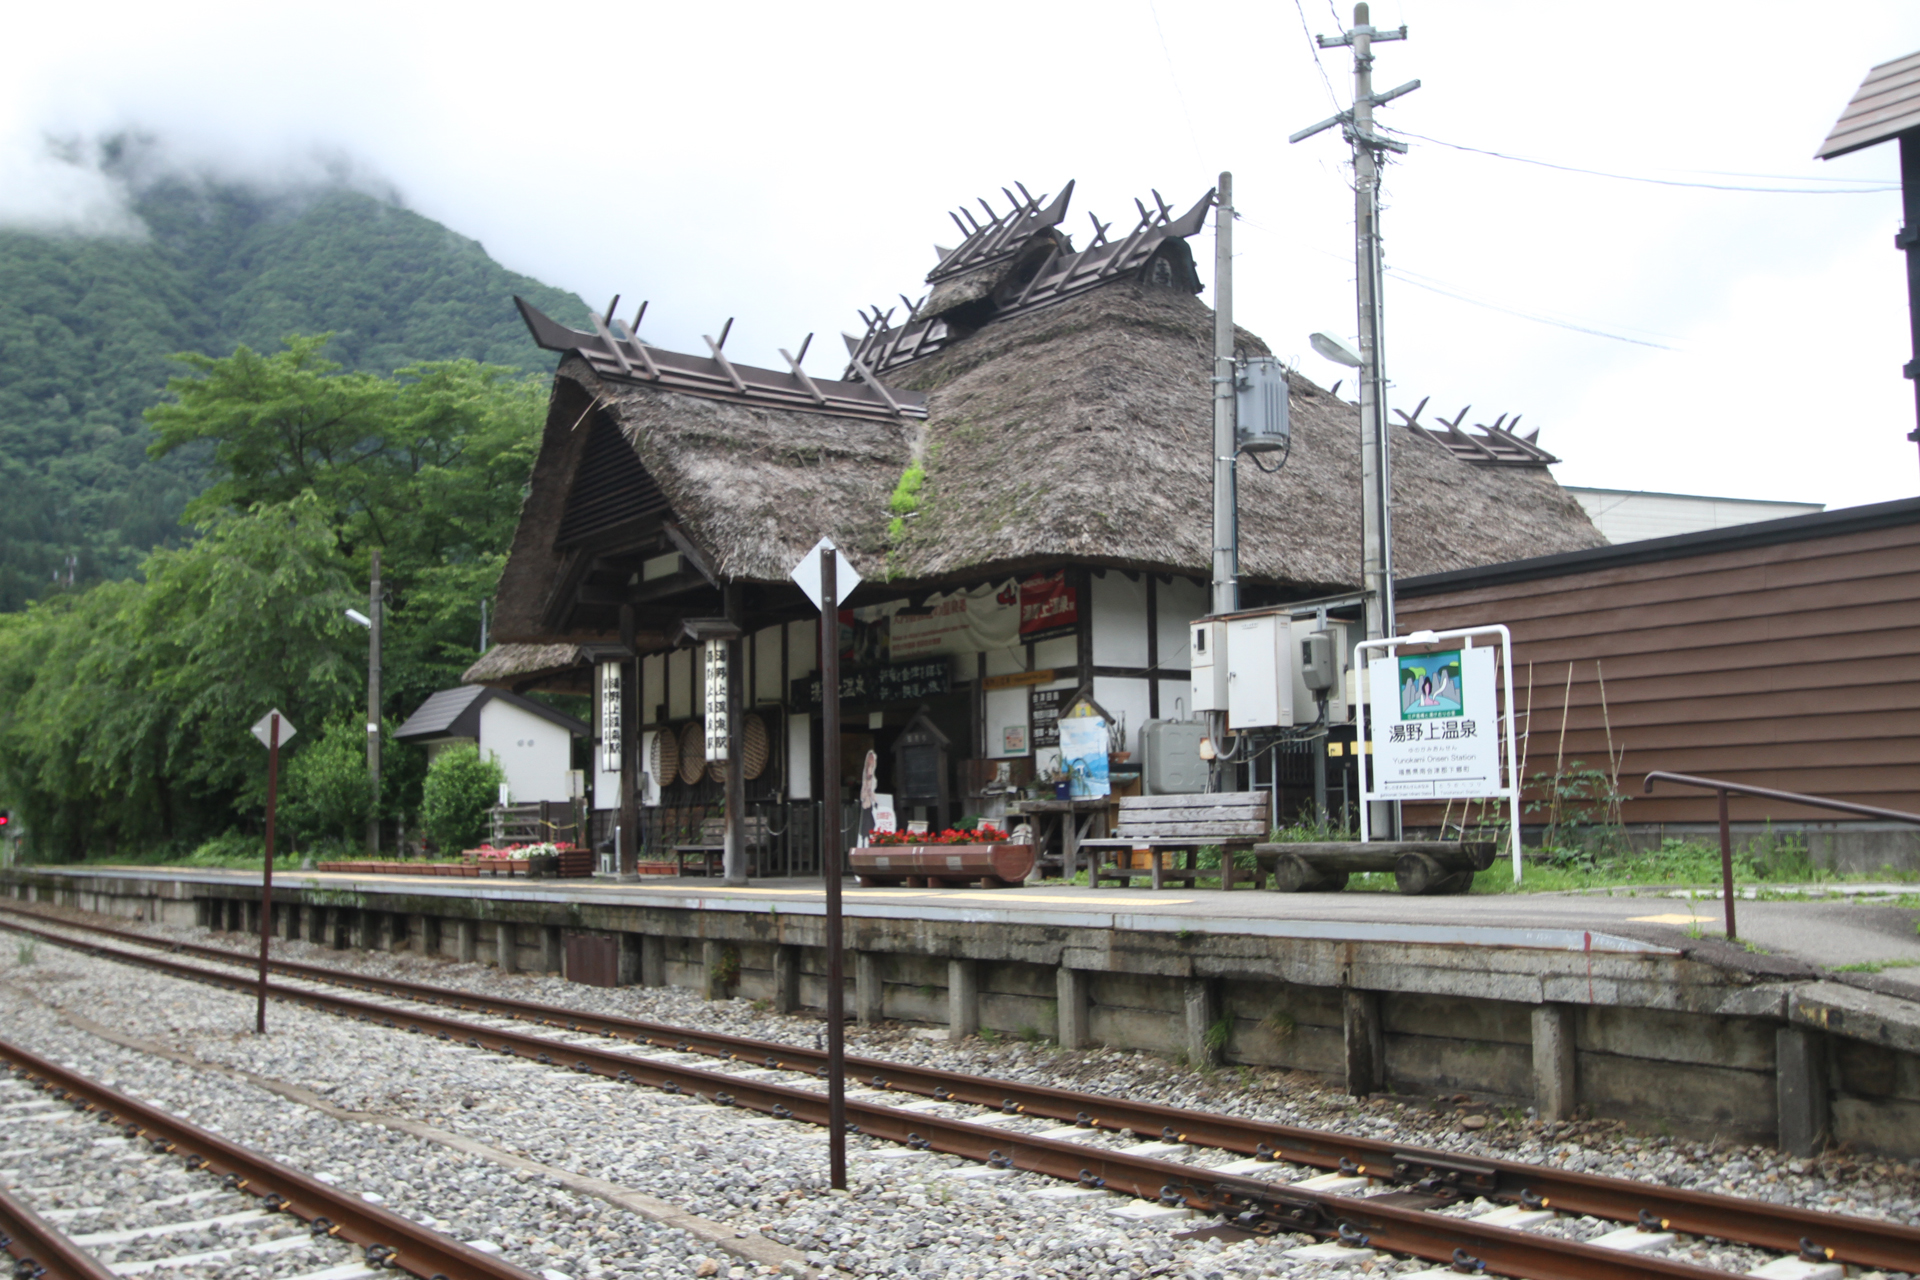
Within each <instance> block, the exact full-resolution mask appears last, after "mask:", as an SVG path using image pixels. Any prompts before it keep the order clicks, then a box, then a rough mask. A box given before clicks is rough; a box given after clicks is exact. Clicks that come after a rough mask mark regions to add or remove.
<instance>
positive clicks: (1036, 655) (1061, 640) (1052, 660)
mask: <svg viewBox="0 0 1920 1280" xmlns="http://www.w3.org/2000/svg"><path fill="white" fill-rule="evenodd" d="M1079 665H1080V642H1079V640H1078V639H1076V638H1075V637H1073V636H1059V637H1057V638H1055V639H1052V640H1042V641H1041V642H1040V643H1039V644H1036V645H1035V646H1033V669H1034V670H1035V671H1045V670H1049V669H1051V670H1059V669H1060V668H1062V667H1077V666H1079Z"/></svg>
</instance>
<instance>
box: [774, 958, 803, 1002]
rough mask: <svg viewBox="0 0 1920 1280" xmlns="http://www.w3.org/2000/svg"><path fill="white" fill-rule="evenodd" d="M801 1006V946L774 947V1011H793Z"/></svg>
mask: <svg viewBox="0 0 1920 1280" xmlns="http://www.w3.org/2000/svg"><path fill="white" fill-rule="evenodd" d="M799 1007H800V948H798V947H792V946H778V947H775V948H774V949H773V1011H774V1012H775V1013H792V1012H794V1011H795V1010H797V1009H798V1008H799Z"/></svg>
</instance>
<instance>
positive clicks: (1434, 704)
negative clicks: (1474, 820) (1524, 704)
mask: <svg viewBox="0 0 1920 1280" xmlns="http://www.w3.org/2000/svg"><path fill="white" fill-rule="evenodd" d="M1367 680H1368V684H1369V686H1370V690H1371V693H1372V698H1371V707H1370V709H1369V710H1370V713H1369V716H1368V719H1369V721H1370V724H1369V726H1368V728H1369V729H1370V730H1371V732H1372V735H1373V789H1372V794H1373V795H1375V796H1378V797H1379V798H1381V799H1383V800H1419V799H1448V798H1456V799H1457V798H1461V797H1474V796H1491V795H1494V794H1495V793H1497V792H1499V791H1500V790H1501V779H1500V724H1499V704H1498V701H1497V699H1496V697H1495V687H1496V684H1497V678H1496V676H1495V674H1494V650H1493V649H1492V648H1491V647H1487V646H1481V647H1478V648H1470V649H1447V650H1443V651H1441V652H1438V653H1391V654H1385V655H1382V656H1378V657H1375V658H1373V659H1371V660H1370V661H1369V662H1368V663H1367Z"/></svg>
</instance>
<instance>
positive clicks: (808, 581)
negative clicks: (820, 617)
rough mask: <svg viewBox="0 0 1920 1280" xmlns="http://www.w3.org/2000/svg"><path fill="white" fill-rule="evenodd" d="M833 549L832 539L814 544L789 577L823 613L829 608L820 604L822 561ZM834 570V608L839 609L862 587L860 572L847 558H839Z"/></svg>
mask: <svg viewBox="0 0 1920 1280" xmlns="http://www.w3.org/2000/svg"><path fill="white" fill-rule="evenodd" d="M833 549H834V546H833V539H832V538H822V539H820V541H818V542H816V543H814V544H813V550H811V551H809V552H807V554H806V555H805V556H804V557H803V558H802V559H801V561H800V563H799V564H797V565H795V566H794V569H793V573H792V574H791V575H789V576H791V577H792V578H793V580H794V581H795V582H797V583H799V584H800V589H801V590H802V591H804V592H806V593H807V599H809V600H811V601H813V607H814V608H816V609H818V610H820V611H821V612H822V613H825V612H826V610H827V606H825V605H823V604H821V603H820V569H821V561H822V560H823V559H824V558H825V554H826V552H828V551H832V550H833ZM833 570H834V572H833V594H834V601H833V607H834V608H836V609H837V608H839V607H840V603H841V601H843V600H845V599H846V598H847V597H848V596H850V595H852V594H853V589H854V588H855V587H857V586H859V585H860V572H859V570H857V569H855V568H854V567H853V565H852V564H851V563H849V562H848V560H847V558H846V557H845V556H840V557H839V558H838V560H837V561H836V563H835V564H834V566H833Z"/></svg>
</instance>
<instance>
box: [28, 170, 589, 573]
mask: <svg viewBox="0 0 1920 1280" xmlns="http://www.w3.org/2000/svg"><path fill="white" fill-rule="evenodd" d="M132 208H133V210H134V212H135V213H136V214H138V215H139V217H140V219H141V220H142V221H143V222H144V223H145V224H146V226H147V228H148V230H149V235H148V236H147V237H146V238H144V239H137V240H136V239H126V238H117V239H116V238H98V237H81V236H71V235H41V234H32V233H27V232H21V231H0V486H4V489H0V492H4V493H5V494H6V495H7V500H6V501H5V502H0V610H12V609H18V608H20V607H21V606H22V605H23V604H24V603H25V602H26V601H27V600H29V599H32V598H34V597H35V596H38V595H42V594H44V593H45V592H46V591H47V590H48V589H49V588H50V587H52V586H53V584H54V582H55V580H56V578H57V579H58V581H59V582H61V583H64V582H65V581H66V579H67V577H68V575H69V573H71V576H72V578H73V581H74V583H75V584H76V585H84V584H85V583H87V582H90V581H95V580H98V579H100V578H115V577H124V576H127V575H128V574H131V573H132V572H133V571H134V568H135V566H136V565H137V564H138V563H139V561H140V558H141V557H142V556H144V555H145V554H146V552H147V551H148V550H149V549H151V548H152V547H153V546H155V545H162V544H171V543H177V542H179V541H181V540H182V538H183V537H184V536H185V533H186V531H185V530H183V529H181V528H180V526H179V517H180V511H181V509H182V508H183V507H184V506H185V505H186V503H187V501H188V500H189V499H191V498H192V497H193V496H194V495H195V494H196V493H198V492H199V490H200V488H201V485H202V473H201V466H200V461H199V458H198V457H197V456H196V455H194V454H192V453H191V452H186V451H183V452H182V453H181V454H178V455H174V456H170V457H167V458H164V459H160V460H158V461H155V460H150V459H148V458H147V456H146V447H147V444H148V443H149V442H150V440H151V438H152V437H151V433H150V432H149V430H148V428H147V425H146V423H145V422H144V421H143V420H142V418H141V413H142V411H143V410H145V409H146V408H147V407H148V406H149V405H151V404H153V403H154V402H156V401H157V400H159V399H160V398H161V397H162V396H163V395H164V393H165V386H166V380H167V378H168V377H169V376H173V375H177V374H178V373H180V372H182V370H181V369H180V367H179V366H178V365H177V364H174V363H172V362H171V361H170V360H169V359H168V356H169V355H170V354H171V353H173V352H176V351H199V352H203V353H205V354H208V355H223V354H227V353H230V352H231V351H232V350H233V348H234V347H235V346H236V345H238V344H241V343H245V344H246V345H248V346H251V347H253V348H255V349H256V350H267V351H271V350H274V349H276V348H277V347H278V345H279V340H280V339H281V338H282V337H284V336H286V335H288V334H290V333H296V332H297V333H318V332H326V331H332V332H334V333H335V335H336V337H335V339H334V342H333V344H332V345H331V346H330V347H329V349H328V350H329V354H330V355H331V356H332V358H333V359H335V360H337V361H339V362H340V363H342V364H344V365H346V366H347V367H349V368H353V369H364V370H369V371H374V372H390V371H391V370H393V369H395V368H398V367H400V366H402V365H405V364H409V363H412V362H414V361H420V360H446V359H456V358H462V357H465V358H471V359H475V360H481V361H485V362H488V363H495V364H505V365H512V366H515V367H518V368H523V369H537V368H543V367H545V366H546V365H547V364H548V363H549V362H550V357H548V356H547V355H545V354H544V353H542V352H541V351H540V350H539V349H538V348H537V347H535V346H534V345H533V343H532V342H531V340H529V339H528V337H527V334H526V330H525V328H524V327H523V326H522V324H521V323H520V319H519V317H518V315H517V314H516V312H515V311H514V307H513V301H512V297H513V295H514V294H516V293H519V294H523V295H525V296H527V297H528V298H529V300H531V301H533V302H535V303H536V305H538V306H540V307H541V309H542V310H547V311H548V312H549V314H554V315H561V316H565V317H567V318H568V322H569V323H575V324H584V323H585V322H586V314H587V313H586V309H585V307H584V305H583V304H582V303H581V302H580V301H579V299H577V298H575V297H573V296H572V295H570V294H567V293H564V292H562V291H560V290H557V289H553V288H550V287H548V286H546V285H543V284H541V283H540V282H539V281H537V280H533V279H531V278H529V277H527V276H522V275H518V274H516V273H514V272H511V271H508V270H506V269H505V268H504V267H501V266H500V265H499V264H498V263H496V262H494V261H493V260H492V259H491V258H489V257H488V256H487V254H486V251H485V250H484V249H483V248H482V247H481V246H480V245H479V244H478V243H477V242H475V241H472V240H469V239H466V238H465V237H462V236H460V235H457V234H456V233H454V232H452V231H450V230H448V229H447V228H446V227H443V226H441V225H440V224H439V223H437V222H434V221H432V220H431V219H429V218H424V217H421V216H420V215H419V214H416V213H413V212H410V211H408V210H406V209H403V208H401V207H399V206H398V205H397V204H394V203H392V202H389V201H383V200H380V199H377V198H375V197H373V196H369V195H367V194H365V193H363V192H360V191H357V190H353V189H350V188H347V187H344V186H334V187H312V188H305V189H301V190H295V191H280V192H270V191H262V190H257V189H251V188H247V187H244V186H238V185H232V184H218V183H210V182H206V181H202V180H198V179H193V178H186V177H180V176H162V177H159V178H157V179H155V180H151V181H147V182H144V183H142V184H140V185H139V187H138V188H137V190H136V191H135V192H134V194H133V198H132Z"/></svg>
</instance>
